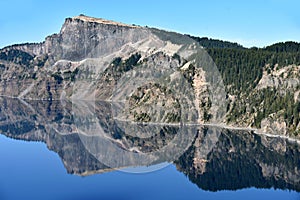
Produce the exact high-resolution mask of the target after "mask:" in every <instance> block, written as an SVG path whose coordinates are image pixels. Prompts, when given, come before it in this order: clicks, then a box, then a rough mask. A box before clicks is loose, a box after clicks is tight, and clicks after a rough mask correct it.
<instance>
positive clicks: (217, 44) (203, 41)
mask: <svg viewBox="0 0 300 200" xmlns="http://www.w3.org/2000/svg"><path fill="white" fill-rule="evenodd" d="M187 36H189V37H190V38H192V39H194V40H195V41H197V42H198V43H199V44H200V45H201V46H203V47H205V48H221V49H222V48H227V49H228V48H230V49H244V47H243V46H242V45H240V44H238V43H233V42H227V41H222V40H216V39H211V38H207V37H202V38H200V37H194V36H191V35H187Z"/></svg>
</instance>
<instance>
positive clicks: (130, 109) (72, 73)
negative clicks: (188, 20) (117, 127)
mask: <svg viewBox="0 0 300 200" xmlns="http://www.w3.org/2000/svg"><path fill="white" fill-rule="evenodd" d="M289 44H290V43H287V44H279V45H277V46H276V45H275V46H271V47H272V48H271V47H270V48H265V49H246V48H243V47H241V46H240V45H238V44H233V43H230V42H223V41H220V40H211V39H208V38H205V39H201V38H200V39H199V38H196V37H192V36H188V35H182V34H178V33H174V32H167V31H163V30H159V29H154V28H148V27H141V26H136V25H126V24H123V23H119V22H113V21H110V20H105V19H99V18H92V17H87V16H84V15H80V16H77V17H73V18H67V19H66V20H65V23H64V24H63V26H62V28H61V30H60V32H59V33H57V34H53V35H51V36H48V37H46V39H45V41H44V42H42V43H37V44H20V45H12V46H8V47H5V48H3V49H1V50H0V95H2V96H9V97H16V98H20V99H30V100H50V101H53V100H62V99H69V100H72V101H75V100H83V101H109V102H110V101H113V102H118V104H117V106H115V107H114V111H113V112H114V117H115V118H118V119H122V120H129V121H135V122H152V123H173V124H174V123H175V124H176V123H177V124H179V123H190V124H199V123H201V124H203V123H210V124H229V125H232V126H240V127H253V128H258V129H260V131H264V132H268V133H272V134H281V135H286V136H289V137H299V135H298V133H299V126H300V122H299V119H300V116H299V113H300V110H299V109H300V104H299V84H300V83H299V65H300V62H299V51H298V44H296V43H292V44H293V46H292V47H289V48H279V47H278V46H280V47H281V46H282V45H289ZM202 45H203V46H202ZM295 46H296V47H297V48H296V49H295V48H294V47H295ZM274 49H277V51H275V50H274ZM278 49H280V51H279V50H278ZM286 49H288V52H286ZM215 63H216V64H217V65H216V64H215ZM291 97H292V98H291ZM289 105H290V106H289Z"/></svg>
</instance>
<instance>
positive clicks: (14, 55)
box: [0, 49, 33, 66]
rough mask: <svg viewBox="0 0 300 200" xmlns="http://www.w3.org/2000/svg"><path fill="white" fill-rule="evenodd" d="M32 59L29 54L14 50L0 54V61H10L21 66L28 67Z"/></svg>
mask: <svg viewBox="0 0 300 200" xmlns="http://www.w3.org/2000/svg"><path fill="white" fill-rule="evenodd" d="M32 59H33V56H31V55H30V54H29V53H26V52H24V51H20V50H16V49H11V50H8V51H2V52H0V60H5V61H10V62H14V63H17V64H21V65H26V66H29V64H30V61H31V60H32Z"/></svg>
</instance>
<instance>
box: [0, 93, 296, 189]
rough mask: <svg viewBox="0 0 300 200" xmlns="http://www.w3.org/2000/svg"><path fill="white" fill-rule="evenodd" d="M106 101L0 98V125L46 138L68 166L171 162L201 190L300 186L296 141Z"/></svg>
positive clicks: (77, 169) (86, 169)
mask: <svg viewBox="0 0 300 200" xmlns="http://www.w3.org/2000/svg"><path fill="white" fill-rule="evenodd" d="M112 106H113V105H112V104H111V103H109V102H93V103H87V102H72V103H71V102H67V101H52V102H50V101H20V100H17V99H8V98H0V132H1V134H3V135H6V136H7V137H10V138H15V139H20V140H26V141H42V142H44V143H46V144H47V147H48V148H49V150H52V151H54V152H56V153H57V154H58V155H59V156H60V158H61V159H62V161H63V163H64V166H65V168H66V170H67V172H68V173H71V174H78V175H91V174H95V173H102V172H106V171H111V170H116V169H122V170H125V171H126V168H127V167H134V166H151V165H154V164H159V163H174V164H175V165H176V167H177V169H178V170H179V171H181V172H183V173H184V174H186V175H187V176H188V177H189V179H190V180H191V181H192V182H193V183H195V184H197V185H198V186H199V188H202V189H204V190H210V191H218V190H236V189H241V188H247V187H258V188H271V187H274V188H280V189H291V190H296V191H300V170H299V166H300V154H299V145H298V144H297V143H293V142H289V141H287V140H285V139H281V138H271V137H267V136H263V135H256V134H254V133H252V132H248V131H233V130H227V129H222V128H219V127H209V126H201V125H199V126H188V125H171V124H169V125H168V124H137V123H133V122H130V121H121V120H118V119H116V118H114V113H113V112H112V111H111V107H112Z"/></svg>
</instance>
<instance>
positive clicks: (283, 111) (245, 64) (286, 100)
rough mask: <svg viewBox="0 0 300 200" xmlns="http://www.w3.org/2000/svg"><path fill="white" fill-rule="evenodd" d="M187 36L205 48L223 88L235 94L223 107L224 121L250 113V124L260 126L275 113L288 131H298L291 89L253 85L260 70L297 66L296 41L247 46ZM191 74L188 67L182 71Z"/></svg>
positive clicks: (298, 49)
mask: <svg viewBox="0 0 300 200" xmlns="http://www.w3.org/2000/svg"><path fill="white" fill-rule="evenodd" d="M190 37H191V38H193V39H194V40H195V41H197V42H199V44H200V45H202V46H203V47H205V48H206V50H207V52H208V53H209V55H210V56H211V57H212V59H213V60H214V62H215V64H216V65H217V67H218V69H219V71H220V73H221V76H222V78H223V81H224V84H225V87H226V91H227V92H228V93H229V94H230V95H234V96H235V101H233V102H232V105H231V109H230V107H229V106H228V109H227V111H229V114H228V117H227V121H228V122H238V121H240V120H242V119H243V117H244V118H245V117H247V115H248V118H249V116H254V122H253V124H252V126H255V127H260V126H261V121H262V120H263V119H265V118H267V117H269V115H270V114H275V115H276V117H277V118H278V117H280V118H283V119H284V121H285V122H286V124H287V126H288V129H289V131H290V133H292V134H294V135H297V134H298V132H299V131H298V130H297V129H296V127H297V125H298V124H299V118H300V117H299V113H300V109H299V107H300V105H299V102H295V101H294V92H295V91H296V90H295V88H294V89H293V88H290V89H287V91H285V93H282V91H280V90H279V89H278V88H275V87H272V88H266V89H263V90H257V89H256V86H257V84H258V83H259V81H260V80H261V78H262V76H263V71H264V70H266V71H267V73H268V74H271V72H272V71H274V70H279V69H281V68H282V67H285V66H288V65H300V43H296V42H285V43H277V44H273V45H271V46H268V47H265V48H250V49H248V48H244V47H242V46H241V45H238V44H236V43H230V42H226V41H221V40H214V39H208V38H198V37H192V36H190ZM192 71H193V70H192ZM191 75H192V73H191V72H190V71H189V70H187V72H186V73H185V74H184V76H187V77H190V76H191ZM281 78H283V76H281ZM296 78H297V75H296ZM188 80H189V79H188ZM298 89H299V87H298Z"/></svg>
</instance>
